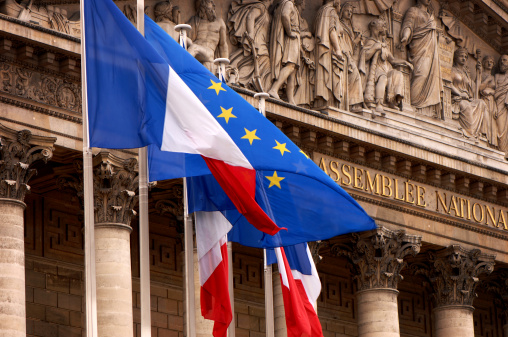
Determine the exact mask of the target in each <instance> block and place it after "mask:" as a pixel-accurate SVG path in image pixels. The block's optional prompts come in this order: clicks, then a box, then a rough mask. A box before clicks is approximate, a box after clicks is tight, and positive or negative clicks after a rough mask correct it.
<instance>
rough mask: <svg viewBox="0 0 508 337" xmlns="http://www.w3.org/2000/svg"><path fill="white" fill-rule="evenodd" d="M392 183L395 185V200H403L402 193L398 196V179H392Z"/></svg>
mask: <svg viewBox="0 0 508 337" xmlns="http://www.w3.org/2000/svg"><path fill="white" fill-rule="evenodd" d="M393 184H394V185H395V194H394V196H393V197H394V198H395V200H401V201H404V195H402V197H400V198H399V179H394V182H393Z"/></svg>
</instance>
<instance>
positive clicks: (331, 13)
mask: <svg viewBox="0 0 508 337" xmlns="http://www.w3.org/2000/svg"><path fill="white" fill-rule="evenodd" d="M339 10H340V1H339V0H328V1H327V2H326V4H325V5H324V6H322V7H321V8H320V9H319V10H318V12H317V14H316V18H315V19H314V32H315V34H316V48H315V53H314V54H315V59H314V60H315V63H316V80H315V81H316V85H315V98H314V107H315V108H317V109H319V108H322V107H326V106H334V107H338V106H339V102H341V101H342V97H343V95H344V92H343V90H344V88H343V83H342V76H343V74H342V72H341V70H340V69H339V63H342V61H343V60H344V56H343V54H342V49H341V48H340V44H339V34H340V33H341V32H342V27H341V24H340V20H339V14H338V11H339Z"/></svg>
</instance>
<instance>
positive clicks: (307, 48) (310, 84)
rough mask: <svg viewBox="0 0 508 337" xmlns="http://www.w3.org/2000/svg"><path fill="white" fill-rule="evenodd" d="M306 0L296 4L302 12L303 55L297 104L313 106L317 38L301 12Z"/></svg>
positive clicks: (301, 35) (297, 1) (298, 78)
mask: <svg viewBox="0 0 508 337" xmlns="http://www.w3.org/2000/svg"><path fill="white" fill-rule="evenodd" d="M305 1H306V0H295V5H296V7H297V8H298V12H299V13H300V38H301V42H302V45H301V50H300V52H301V55H302V61H303V62H302V64H301V65H300V69H299V70H298V76H297V80H298V89H297V90H296V94H295V102H296V104H297V105H300V106H305V107H309V108H310V107H311V106H312V104H313V102H314V70H315V69H316V67H315V64H314V60H313V59H314V53H313V51H314V46H315V40H314V37H313V36H312V33H311V32H310V29H309V23H308V22H307V20H305V19H304V18H303V17H302V16H301V14H302V12H303V11H304V10H305Z"/></svg>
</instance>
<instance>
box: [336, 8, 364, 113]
mask: <svg viewBox="0 0 508 337" xmlns="http://www.w3.org/2000/svg"><path fill="white" fill-rule="evenodd" d="M352 15H353V5H352V4H351V3H347V2H346V3H345V4H343V5H342V7H341V9H340V24H341V27H342V36H341V39H340V43H341V47H342V51H343V53H344V56H345V57H346V58H347V63H348V77H347V93H348V97H347V101H348V105H349V106H354V105H357V104H359V103H362V102H363V85H362V79H361V76H360V72H359V70H358V56H359V53H360V39H361V34H360V33H359V32H355V31H354V28H353V18H352Z"/></svg>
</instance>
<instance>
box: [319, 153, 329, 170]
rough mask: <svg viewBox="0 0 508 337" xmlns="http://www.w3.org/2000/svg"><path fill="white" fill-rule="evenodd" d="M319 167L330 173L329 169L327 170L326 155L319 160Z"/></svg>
mask: <svg viewBox="0 0 508 337" xmlns="http://www.w3.org/2000/svg"><path fill="white" fill-rule="evenodd" d="M319 168H320V169H322V170H323V171H325V173H326V174H328V171H327V170H326V163H325V158H324V157H321V160H320V161H319Z"/></svg>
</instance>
